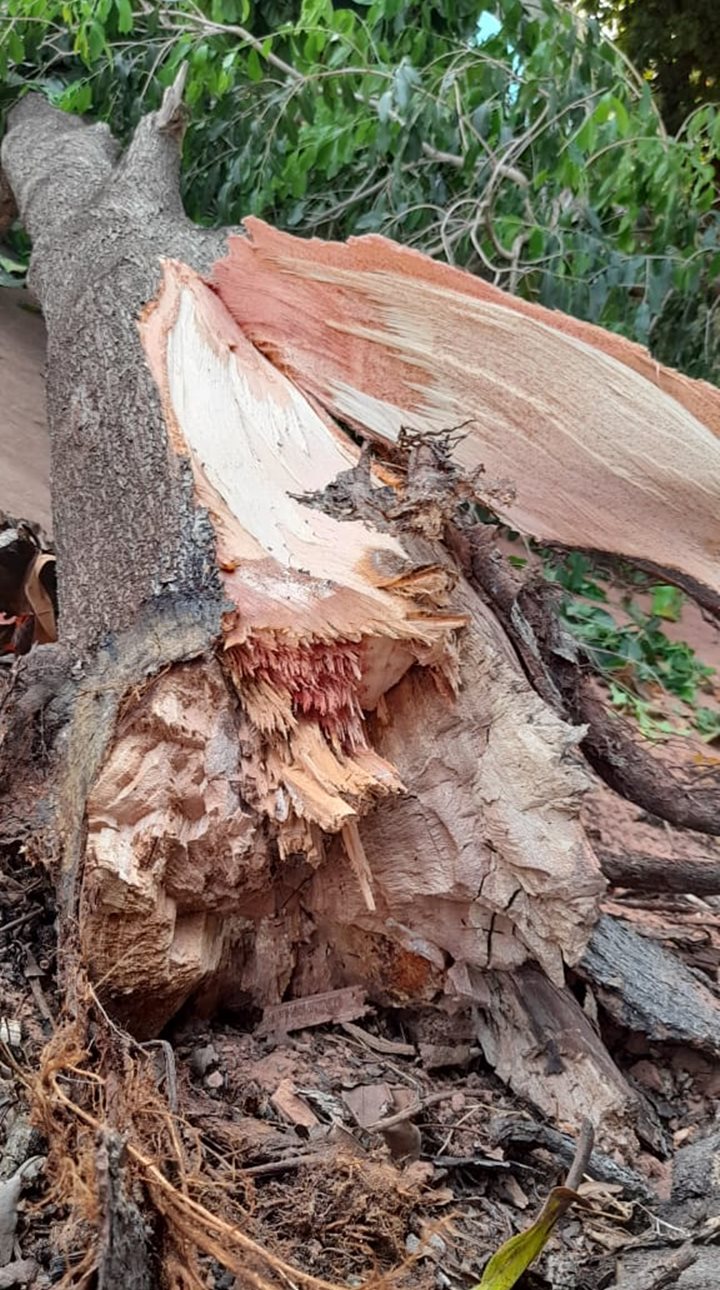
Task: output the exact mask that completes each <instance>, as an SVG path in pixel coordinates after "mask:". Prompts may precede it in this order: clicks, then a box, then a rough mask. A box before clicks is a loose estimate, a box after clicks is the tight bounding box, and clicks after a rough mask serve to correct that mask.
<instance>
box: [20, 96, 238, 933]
mask: <svg viewBox="0 0 720 1290" xmlns="http://www.w3.org/2000/svg"><path fill="white" fill-rule="evenodd" d="M181 134H182V117H181V112H180V111H179V109H178V105H177V99H176V95H175V93H174V92H173V91H168V94H167V95H166V101H165V104H164V105H163V108H162V109H161V110H160V112H157V113H153V114H151V115H150V116H148V117H146V118H144V119H143V121H142V122H141V123H140V125H139V126H138V129H137V131H136V133H135V135H134V137H133V140H132V142H131V144H130V146H129V148H128V151H127V153H126V154H125V156H124V157H122V158H121V159H119V150H118V146H117V144H116V143H115V141H114V140H113V138H112V136H111V135H110V132H109V130H108V128H107V126H105V125H103V124H98V125H87V124H85V123H84V122H83V121H82V120H80V119H79V118H76V117H72V116H69V115H68V114H67V113H64V112H60V111H58V110H57V109H55V108H53V107H51V106H50V105H49V104H48V103H47V101H46V100H45V99H44V98H43V97H41V96H39V95H34V94H30V95H28V96H27V97H26V98H24V99H22V101H21V102H20V103H19V104H18V105H17V107H15V108H14V109H13V110H12V112H11V113H10V117H9V125H8V129H7V133H6V135H5V138H4V140H3V144H2V151H1V158H2V168H3V173H4V175H5V177H6V180H7V182H8V183H9V184H10V186H11V188H12V191H13V193H14V195H15V199H16V201H17V206H18V210H19V214H20V218H21V219H22V221H23V223H24V225H25V227H26V229H27V230H28V232H29V233H30V235H31V237H32V239H33V251H32V258H31V263H30V274H29V279H30V282H31V285H32V287H33V290H34V291H35V293H36V295H37V298H38V300H39V301H40V303H41V305H42V309H43V314H44V317H45V323H46V328H47V344H48V350H47V400H48V426H49V434H50V447H51V474H52V483H53V489H52V496H53V528H54V538H55V545H56V550H57V555H58V578H59V585H60V621H59V630H60V645H59V646H57V647H49V648H47V649H43V650H41V651H33V655H31V656H30V657H29V658H28V659H27V660H26V661H25V663H24V666H23V668H22V669H21V671H20V674H19V675H18V676H17V677H16V678H15V688H16V689H17V694H15V695H13V698H18V697H19V699H20V702H19V704H17V705H13V704H8V705H7V707H8V713H9V715H8V713H6V718H7V720H8V723H9V725H10V727H11V729H10V730H9V731H7V732H6V736H5V740H4V747H3V750H2V752H3V761H4V763H5V765H4V770H5V773H6V774H7V773H8V771H10V772H12V771H13V770H15V768H16V767H17V765H18V764H19V763H20V762H21V760H22V758H21V752H22V749H23V748H24V749H25V751H27V748H28V743H29V741H31V740H32V739H33V738H34V737H35V736H36V735H37V730H38V727H39V726H40V725H42V724H43V722H44V719H45V717H44V708H45V705H46V704H47V702H48V701H49V700H50V698H51V695H53V694H55V695H56V696H57V697H56V698H55V699H53V704H54V708H55V711H56V715H57V716H58V718H59V719H60V724H59V725H58V727H57V728H56V729H55V731H54V733H55V736H56V738H57V736H58V735H59V731H60V728H61V726H62V719H61V717H60V714H62V717H64V719H65V720H66V721H67V720H68V719H69V718H71V719H70V720H69V724H68V726H67V729H66V731H65V732H64V736H63V737H64V740H65V747H64V748H63V749H62V750H61V751H60V757H59V761H58V766H57V770H58V775H57V779H56V780H55V782H54V784H53V785H52V796H53V797H54V802H53V806H54V808H55V811H56V814H55V820H54V825H53V828H52V830H51V835H50V836H51V837H52V839H53V842H51V843H50V844H49V845H50V850H51V854H54V853H55V842H54V840H55V839H58V838H61V839H62V856H61V857H59V858H60V862H61V871H62V877H61V881H60V893H61V897H62V900H61V905H62V912H63V915H64V916H65V917H66V918H67V919H68V920H72V919H73V918H74V915H75V896H76V877H77V871H78V866H79V862H80V857H81V854H82V848H83V839H84V827H85V825H84V812H85V802H86V799H87V793H88V791H89V787H90V785H91V784H92V783H93V782H94V779H95V777H96V775H97V771H98V768H99V766H100V764H101V763H102V760H103V757H104V755H105V752H106V750H107V747H108V743H109V741H110V739H111V737H112V733H113V730H114V725H115V718H116V715H117V710H118V705H119V704H120V702H121V700H122V699H123V696H124V695H125V694H126V693H127V692H128V691H129V690H130V689H132V687H133V686H136V685H138V684H139V683H141V682H142V681H143V679H144V678H145V677H146V676H147V675H150V674H152V673H153V672H156V671H158V670H159V669H160V668H162V667H163V666H164V665H165V664H167V663H170V662H173V661H176V660H178V659H182V658H186V657H192V656H196V655H198V654H200V653H202V652H203V650H205V649H207V648H209V647H210V646H211V643H212V642H213V641H214V640H215V639H216V638H217V635H218V630H219V623H220V614H221V608H222V594H221V590H220V587H219V583H218V580H217V573H216V566H215V560H214V554H213V551H214V538H213V534H212V530H211V528H210V525H209V523H208V522H207V519H206V517H205V516H204V515H203V514H202V513H201V512H199V511H198V509H197V508H196V506H195V504H194V501H193V496H192V484H191V480H190V476H189V470H188V469H187V467H186V465H185V464H184V463H183V462H179V461H178V459H177V458H176V457H175V456H174V455H173V454H171V453H169V452H168V447H167V434H166V428H165V424H164V420H163V416H162V412H161V408H160V399H159V395H158V391H157V387H156V385H155V382H154V380H153V378H152V376H151V374H150V371H149V369H148V367H147V364H146V361H145V357H144V353H143V350H142V347H141V344H140V339H139V334H138V328H137V319H138V317H139V315H140V312H141V310H142V308H143V306H144V305H145V304H146V302H147V301H148V300H151V299H152V298H153V297H154V295H155V294H156V292H157V288H158V283H159V278H160V265H161V259H162V258H163V257H168V256H170V257H178V258H182V259H183V260H184V261H186V262H187V263H189V264H190V265H192V266H194V267H197V268H198V269H203V268H206V267H207V266H208V265H209V264H210V263H212V261H213V260H214V259H215V258H216V257H217V256H218V255H219V254H220V253H221V251H222V247H223V245H224V234H222V233H217V232H210V231H206V230H202V229H199V228H197V227H196V226H195V225H193V224H192V223H191V222H190V221H189V220H188V219H187V217H186V216H185V213H184V211H183V209H182V203H181V200H180V196H179V167H180V141H181ZM98 645H99V646H100V648H99V649H96V648H95V647H97V646H98ZM41 710H42V711H41ZM39 712H40V713H41V715H40V716H38V713H39ZM42 747H43V750H44V749H45V737H44V736H43V738H42ZM34 769H35V770H36V771H37V772H39V774H45V773H46V772H47V761H46V758H45V756H44V752H43V755H42V756H36V757H35V759H34ZM39 774H38V775H35V776H33V775H32V774H30V776H29V778H28V777H26V780H25V784H24V785H23V783H22V781H21V782H20V784H19V785H16V784H14V785H13V797H12V803H13V809H12V812H11V813H12V815H13V816H14V817H15V819H16V823H15V824H14V825H13V823H12V822H10V823H9V824H7V811H6V809H5V808H4V810H3V817H4V818H3V825H4V826H6V827H5V828H4V831H5V832H6V835H7V833H8V832H9V833H12V832H13V830H15V832H16V835H17V832H18V831H19V832H22V831H23V829H24V828H27V823H26V822H27V819H28V814H27V813H25V811H24V810H23V807H24V806H26V805H27V799H28V798H30V797H31V796H32V794H33V792H35V791H36V790H37V788H38V778H39ZM44 789H45V791H44V793H42V794H41V796H40V801H39V803H38V804H37V806H36V809H35V811H34V819H35V821H37V822H38V823H45V824H47V822H48V818H49V802H45V801H44V799H47V798H48V793H49V789H50V786H49V784H48V783H47V782H46V783H45V785H44ZM25 790H27V791H25ZM21 799H23V800H22V801H21ZM7 800H9V799H7ZM23 814H24V815H25V824H23V822H22V816H23Z"/></svg>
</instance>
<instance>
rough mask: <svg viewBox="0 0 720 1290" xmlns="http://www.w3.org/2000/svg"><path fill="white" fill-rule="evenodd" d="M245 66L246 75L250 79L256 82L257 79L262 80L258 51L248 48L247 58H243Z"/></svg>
mask: <svg viewBox="0 0 720 1290" xmlns="http://www.w3.org/2000/svg"><path fill="white" fill-rule="evenodd" d="M245 68H246V70H247V74H248V77H249V79H250V80H251V81H254V82H255V83H257V82H258V81H261V80H262V78H263V69H262V63H261V62H260V58H259V56H258V52H257V50H256V49H250V50H248V55H247V59H246V60H245Z"/></svg>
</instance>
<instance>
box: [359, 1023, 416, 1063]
mask: <svg viewBox="0 0 720 1290" xmlns="http://www.w3.org/2000/svg"><path fill="white" fill-rule="evenodd" d="M341 1025H342V1029H343V1030H344V1031H345V1034H346V1035H350V1037H351V1038H352V1039H357V1041H358V1043H360V1044H364V1045H365V1047H366V1048H369V1049H370V1051H371V1052H373V1053H380V1054H382V1056H383V1057H414V1056H415V1055H416V1053H415V1047H414V1046H413V1044H403V1043H400V1041H399V1040H396V1039H385V1037H384V1036H383V1035H372V1034H370V1031H369V1030H363V1029H362V1027H361V1026H354V1025H353V1024H352V1022H351V1021H343V1022H341Z"/></svg>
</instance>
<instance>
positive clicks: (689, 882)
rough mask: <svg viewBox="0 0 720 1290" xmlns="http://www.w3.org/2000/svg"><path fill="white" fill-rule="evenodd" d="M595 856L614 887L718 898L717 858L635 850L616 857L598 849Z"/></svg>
mask: <svg viewBox="0 0 720 1290" xmlns="http://www.w3.org/2000/svg"><path fill="white" fill-rule="evenodd" d="M595 853H596V855H597V857H598V860H599V861H600V868H601V869H602V871H603V873H604V874H605V877H606V878H607V879H608V881H609V882H611V883H612V884H613V886H615V887H629V888H630V889H631V890H632V891H652V892H661V891H667V892H677V893H679V894H681V895H686V894H687V893H688V892H691V893H692V894H693V895H694V896H720V855H718V856H717V857H716V858H715V859H711V858H710V857H709V856H707V857H703V858H701V857H699V856H672V855H668V856H646V855H641V854H640V853H639V852H637V851H625V852H622V853H620V854H616V853H615V852H609V851H605V850H603V849H602V848H598V847H597V846H596V847H595Z"/></svg>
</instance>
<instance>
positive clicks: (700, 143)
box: [0, 0, 720, 379]
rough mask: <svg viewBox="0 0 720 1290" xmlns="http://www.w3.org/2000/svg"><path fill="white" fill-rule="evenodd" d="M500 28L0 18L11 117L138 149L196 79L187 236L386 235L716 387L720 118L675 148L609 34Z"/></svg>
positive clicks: (463, 6)
mask: <svg viewBox="0 0 720 1290" xmlns="http://www.w3.org/2000/svg"><path fill="white" fill-rule="evenodd" d="M493 14H494V17H495V19H496V21H494V22H492V23H490V22H487V21H485V19H487V17H488V14H486V13H485V11H484V8H483V5H482V3H478V2H477V0H432V3H425V4H418V3H412V2H411V0H370V2H369V0H355V2H354V3H341V2H337V0H336V2H335V3H333V2H332V0H302V2H301V3H298V2H292V0H272V2H271V3H266V2H265V0H263V3H259V2H255V0H201V3H195V2H194V0H176V2H175V3H172V4H162V5H146V4H142V3H139V2H138V0H76V2H75V3H73V4H67V3H59V2H58V0H0V16H2V30H3V34H2V36H1V37H0V82H1V86H2V90H1V93H2V100H1V102H2V105H3V106H4V107H7V106H8V105H9V104H10V103H11V102H12V101H14V100H15V99H16V98H17V96H18V95H19V94H22V93H23V92H25V91H26V90H27V89H28V88H35V89H39V90H41V91H42V92H43V93H45V94H46V95H48V96H49V98H50V99H51V100H52V101H53V102H54V103H56V104H58V105H59V106H61V107H63V108H64V109H66V110H67V111H69V112H76V113H83V114H87V115H89V116H91V117H95V118H100V119H102V120H105V121H107V122H108V123H109V124H110V126H111V128H112V129H113V130H114V131H115V132H116V133H117V134H118V135H119V136H120V137H121V138H122V137H127V136H128V134H129V132H130V131H131V129H132V128H133V126H134V125H135V124H136V122H137V120H138V119H139V117H140V116H141V114H142V113H143V112H146V111H147V110H148V109H150V108H152V107H154V106H156V105H157V104H158V102H159V99H160V96H161V94H162V91H163V89H164V87H165V86H167V85H168V84H169V83H170V82H171V80H172V79H173V78H174V76H175V75H176V72H177V69H178V67H179V65H180V64H181V63H186V64H187V67H188V81H187V93H186V97H187V101H188V103H189V105H190V108H191V111H192V123H191V126H190V129H189V131H188V134H187V138H186V142H185V153H184V198H185V202H186V206H187V210H188V213H189V214H190V216H191V217H192V218H193V219H195V220H199V221H201V222H204V223H208V224H213V223H216V222H225V223H234V222H238V221H239V220H240V219H241V218H242V217H243V216H244V215H246V214H248V213H254V214H258V215H261V216H263V217H264V218H266V219H268V220H270V221H272V222H274V223H275V224H277V225H279V226H281V227H286V228H290V229H293V230H296V231H298V232H302V233H303V234H312V235H320V236H323V237H325V238H343V237H347V236H348V235H350V234H353V233H363V232H368V231H379V232H382V233H385V234H387V235H389V236H391V237H394V238H396V239H397V240H399V241H401V242H405V243H408V244H410V245H413V246H417V247H420V248H422V249H423V250H425V251H428V252H430V253H431V254H433V255H435V256H437V257H440V258H445V259H446V260H448V261H449V262H451V263H455V264H458V265H461V266H464V267H467V268H469V269H471V270H473V271H474V272H477V273H480V274H482V275H483V276H485V277H487V278H489V279H490V280H492V281H494V282H496V283H498V284H499V285H501V286H503V287H506V288H508V289H510V290H511V291H514V292H517V293H519V294H521V295H523V296H525V297H527V298H529V299H534V300H538V301H540V302H541V303H543V304H546V305H549V306H551V307H555V308H560V309H563V310H565V311H567V312H569V313H572V314H575V315H577V316H578V317H581V318H584V319H589V320H591V321H593V322H598V323H601V324H603V325H604V326H606V327H609V328H611V329H613V330H616V331H618V332H621V333H623V334H625V335H627V336H629V337H632V338H633V339H636V340H639V341H641V342H643V343H647V344H649V345H650V346H651V348H652V349H653V350H654V352H655V353H656V354H657V356H658V357H659V358H660V359H662V360H663V361H666V362H669V363H671V364H673V365H676V366H679V367H681V368H683V369H684V370H685V371H687V372H689V373H690V374H691V375H695V376H706V377H710V378H711V379H718V376H720V330H719V329H718V325H717V293H716V285H715V284H716V280H717V277H718V273H719V272H720V221H719V216H718V210H717V188H716V172H715V168H714V165H713V161H714V158H715V155H716V153H717V148H718V144H719V143H720V115H719V114H718V111H717V109H716V108H715V107H713V106H711V105H705V106H701V107H699V108H698V109H697V110H696V111H695V112H694V113H693V114H692V116H691V117H690V119H689V120H688V121H686V122H685V124H684V126H683V129H682V131H680V132H679V133H678V134H677V135H672V134H669V133H668V131H667V129H666V128H665V125H664V124H663V120H662V118H661V116H660V112H659V110H658V106H657V103H656V101H655V99H654V98H653V94H652V91H651V88H650V85H649V84H648V82H647V81H646V80H645V79H643V78H642V77H641V76H639V75H638V74H637V73H636V72H635V71H634V69H633V67H632V66H631V65H630V64H629V62H628V60H627V59H626V57H625V55H624V53H623V52H622V50H621V49H618V48H617V47H616V46H615V45H614V44H613V43H612V41H611V40H610V39H609V38H608V36H607V34H606V32H605V29H604V28H603V27H602V26H601V24H600V22H599V21H598V20H597V19H596V18H594V17H590V18H582V17H579V16H578V14H577V13H576V12H574V11H573V10H571V9H570V8H568V7H565V6H563V5H561V4H559V3H557V0H498V2H497V3H496V4H494V6H493ZM710 25H711V24H710ZM17 247H18V244H17V243H16V249H17ZM20 249H21V248H20Z"/></svg>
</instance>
